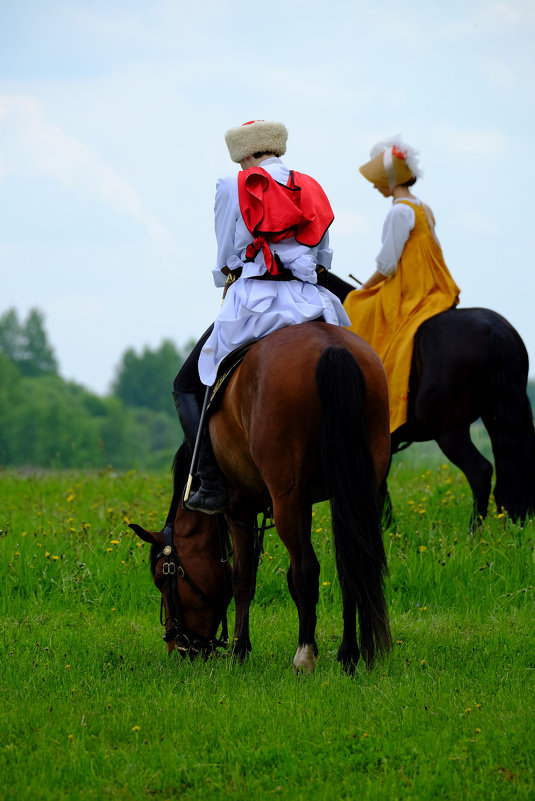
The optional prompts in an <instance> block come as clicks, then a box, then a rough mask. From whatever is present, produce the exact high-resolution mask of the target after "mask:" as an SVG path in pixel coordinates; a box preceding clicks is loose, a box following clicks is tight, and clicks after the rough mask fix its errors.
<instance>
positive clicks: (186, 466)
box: [150, 440, 231, 576]
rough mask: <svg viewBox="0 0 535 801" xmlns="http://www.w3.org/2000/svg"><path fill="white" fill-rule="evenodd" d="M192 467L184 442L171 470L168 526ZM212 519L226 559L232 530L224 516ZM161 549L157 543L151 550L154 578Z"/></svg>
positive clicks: (151, 567)
mask: <svg viewBox="0 0 535 801" xmlns="http://www.w3.org/2000/svg"><path fill="white" fill-rule="evenodd" d="M190 467H191V450H190V449H189V447H188V445H187V443H186V441H185V440H184V442H183V443H182V445H180V447H179V448H178V450H177V452H176V453H175V456H174V458H173V466H172V468H171V472H172V474H173V498H172V500H171V506H170V507H169V512H168V514H167V520H166V522H165V525H166V526H172V525H173V524H174V521H175V517H176V515H177V512H178V509H179V507H180V501H181V499H182V495H183V494H184V489H185V487H186V483H187V480H188V477H189V471H190ZM200 514H202V513H200ZM212 519H213V520H214V521H215V522H216V524H217V531H218V536H219V539H220V543H221V554H222V558H226V557H227V555H228V554H229V553H230V552H231V546H230V530H229V527H228V523H227V521H226V518H225V515H224V514H220V515H215V516H214V518H212ZM161 547H162V546H161V545H160V544H158V543H156V544H154V545H152V546H151V549H150V570H151V573H152V575H153V576H154V574H155V571H156V564H157V562H158V554H159V553H160V551H161Z"/></svg>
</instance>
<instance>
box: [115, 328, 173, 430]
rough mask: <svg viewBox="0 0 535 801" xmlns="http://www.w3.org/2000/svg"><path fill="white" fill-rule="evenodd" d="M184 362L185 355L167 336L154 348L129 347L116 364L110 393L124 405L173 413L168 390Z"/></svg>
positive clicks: (169, 390)
mask: <svg viewBox="0 0 535 801" xmlns="http://www.w3.org/2000/svg"><path fill="white" fill-rule="evenodd" d="M183 363H184V356H183V355H182V354H181V353H180V351H178V350H177V348H176V347H175V345H174V344H173V343H172V342H171V341H169V340H164V342H162V344H161V345H160V347H159V348H158V349H157V350H151V349H150V348H148V347H146V348H144V350H143V352H142V353H141V354H140V355H138V354H136V352H135V351H134V350H133V349H132V348H130V349H129V350H127V351H126V352H125V353H124V354H123V357H122V360H121V362H120V364H119V366H118V368H117V377H116V379H115V381H114V383H113V387H112V391H113V394H114V395H116V396H117V397H118V398H120V399H121V400H122V401H123V403H125V404H126V405H127V406H134V407H137V408H144V409H152V410H153V411H155V412H167V413H169V414H173V415H174V406H173V400H172V395H171V391H172V388H173V380H174V378H175V376H176V374H177V373H178V371H179V369H180V367H181V366H182V364H183Z"/></svg>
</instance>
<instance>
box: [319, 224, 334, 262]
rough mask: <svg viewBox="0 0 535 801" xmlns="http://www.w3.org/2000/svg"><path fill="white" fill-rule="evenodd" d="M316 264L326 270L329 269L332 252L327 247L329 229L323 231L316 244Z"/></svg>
mask: <svg viewBox="0 0 535 801" xmlns="http://www.w3.org/2000/svg"><path fill="white" fill-rule="evenodd" d="M316 258H317V264H321V266H322V267H325V269H326V270H330V269H331V263H332V260H333V252H332V250H331V248H330V247H329V231H328V230H327V231H325V233H324V234H323V237H322V239H321V242H320V243H319V245H318V255H317V257H316Z"/></svg>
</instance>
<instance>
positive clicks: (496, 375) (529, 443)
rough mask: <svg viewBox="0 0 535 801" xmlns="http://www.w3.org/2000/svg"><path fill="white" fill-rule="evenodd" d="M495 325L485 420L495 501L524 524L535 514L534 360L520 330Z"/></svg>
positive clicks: (501, 508)
mask: <svg viewBox="0 0 535 801" xmlns="http://www.w3.org/2000/svg"><path fill="white" fill-rule="evenodd" d="M503 322H505V323H506V326H505V327H504V326H498V325H493V326H492V330H491V341H492V353H493V361H494V364H493V365H492V369H491V373H490V392H489V397H488V398H487V403H486V409H485V413H484V414H482V419H483V423H484V425H485V427H486V429H487V431H488V433H489V437H490V440H491V443H492V451H493V454H494V463H495V467H496V485H495V487H494V499H495V501H496V506H497V508H498V510H505V511H506V512H507V513H508V515H509V516H510V517H511V518H512V519H513V520H514V521H519V522H523V521H524V520H525V519H526V517H527V516H528V515H531V514H534V513H535V429H534V427H533V412H532V409H531V404H530V402H529V398H528V395H527V392H526V387H527V380H528V370H529V361H528V354H527V351H526V347H525V345H524V343H523V341H522V339H521V338H520V335H519V334H518V333H517V331H516V330H515V329H514V328H513V327H512V326H511V325H509V323H507V321H505V320H504V321H503Z"/></svg>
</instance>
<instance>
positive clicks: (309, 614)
mask: <svg viewBox="0 0 535 801" xmlns="http://www.w3.org/2000/svg"><path fill="white" fill-rule="evenodd" d="M388 418H389V416H388V394H387V385H386V377H385V374H384V370H383V367H382V364H381V362H380V360H379V358H378V357H377V355H376V354H375V353H374V351H373V350H372V349H371V348H370V347H369V345H367V344H366V343H365V342H364V340H362V339H361V338H360V337H357V336H356V335H354V334H352V333H351V332H350V331H347V330H345V329H342V328H338V327H335V326H331V325H328V324H326V323H321V322H313V323H304V324H302V325H296V326H290V327H288V328H284V329H281V330H279V331H276V332H274V333H272V334H270V335H269V336H267V337H265V338H264V339H262V340H260V341H259V342H257V343H256V344H255V345H254V346H253V347H252V348H251V349H250V350H249V351H248V353H247V354H246V356H245V358H244V360H243V361H242V362H241V364H240V365H239V367H238V368H237V370H236V371H235V372H234V373H233V375H232V377H231V378H230V380H229V382H228V384H227V386H226V388H225V390H224V392H223V393H222V397H221V400H220V401H219V403H218V405H217V406H216V408H215V410H214V411H213V413H212V415H211V417H210V420H209V430H210V436H211V439H212V444H213V448H214V452H215V455H216V457H217V460H218V462H219V465H220V467H221V469H222V471H223V473H224V475H225V478H226V481H227V488H228V496H229V504H228V514H226V515H225V518H226V521H227V524H228V526H229V529H230V534H231V538H232V554H233V564H232V594H233V596H234V600H235V609H236V614H235V627H234V640H233V652H234V653H235V654H236V655H237V656H238V657H240V658H241V657H244V656H245V655H246V654H247V653H249V651H250V650H251V641H250V637H249V607H250V604H251V601H252V599H253V596H254V593H255V586H256V573H257V567H258V557H259V548H260V544H259V539H258V536H257V515H258V513H260V512H263V511H266V510H269V511H270V513H271V514H272V517H273V520H274V523H275V526H276V529H277V532H278V535H279V537H280V538H281V540H282V542H283V543H284V545H285V546H286V548H287V549H288V553H289V557H290V567H289V570H288V574H287V582H288V588H289V591H290V594H291V597H292V598H293V600H294V602H295V605H296V607H297V611H298V618H299V633H298V646H297V652H296V654H295V657H294V669H295V670H296V671H304V672H309V671H311V670H313V669H314V667H315V663H316V655H317V647H316V640H315V629H316V604H317V601H318V592H319V572H320V567H319V563H318V560H317V557H316V554H315V552H314V548H313V545H312V542H311V523H312V504H313V503H316V502H318V501H321V500H326V499H330V501H331V514H332V529H333V540H334V549H335V554H336V564H337V570H338V576H339V580H340V585H341V589H342V603H343V624H344V625H343V637H342V642H341V645H340V648H339V650H338V659H339V661H340V662H341V663H342V664H343V666H344V667H345V668H346V669H347V670H349V671H352V670H354V668H355V665H356V664H357V662H358V659H359V656H360V654H362V656H363V658H364V661H365V662H366V664H367V665H368V666H371V664H372V663H373V661H374V658H375V656H376V655H377V654H378V653H381V652H385V651H387V650H388V648H389V647H390V642H391V641H390V629H389V624H388V615H387V608H386V603H385V598H384V587H383V581H384V574H385V570H386V557H385V552H384V547H383V540H382V531H381V510H380V503H379V502H378V488H379V486H380V485H381V483H382V482H383V480H384V478H385V476H386V472H387V469H388V465H389V460H390V432H389V425H388ZM184 483H185V474H182V475H178V476H177V472H176V470H175V499H174V501H173V503H172V504H171V511H170V515H169V518H168V526H167V535H166V533H165V530H164V532H160V533H152V532H147V531H145V530H144V529H142V528H141V527H140V526H132V528H134V530H135V531H136V532H137V533H138V534H139V535H140V536H141V537H142V538H143V539H145V540H146V541H148V542H151V543H152V545H153V547H152V549H151V552H152V567H153V575H154V576H155V580H156V582H157V585H158V586H159V587H160V589H161V590H162V592H163V593H164V605H165V608H166V615H168V614H169V610H168V606H169V603H168V595H169V593H170V592H171V586H170V585H169V587H168V589H167V590H166V589H165V585H164V584H163V583H162V582H164V575H165V573H166V571H167V573H169V570H170V568H169V567H167V568H165V567H164V565H165V564H166V562H165V560H166V559H167V558H168V557H166V556H165V553H164V551H165V547H163V546H164V545H165V540H166V538H167V542H168V545H167V549H168V552H171V549H172V548H173V549H174V550H175V552H176V553H177V554H178V556H179V557H180V568H181V570H182V571H183V573H184V574H187V575H190V574H191V575H190V578H191V579H192V581H190V582H187V581H185V580H184V578H183V577H182V576H181V575H180V571H179V570H178V563H177V566H176V567H174V568H173V570H175V571H176V572H177V578H176V582H175V583H176V584H177V586H178V593H179V596H180V597H179V604H180V609H181V611H180V616H181V621H182V629H183V630H184V631H186V632H187V640H188V641H191V640H196V641H197V642H198V643H200V645H201V646H202V645H203V643H204V644H205V645H207V644H208V643H209V642H210V640H211V639H212V638H214V637H215V632H216V629H217V626H218V625H219V621H220V620H221V618H222V614H223V610H222V607H221V604H220V606H219V608H218V607H217V605H216V604H215V603H214V600H215V599H216V597H219V598H223V597H224V595H225V592H224V571H222V569H221V565H219V567H217V565H216V564H215V562H214V561H213V559H214V556H213V555H214V554H216V553H217V551H218V547H219V545H218V538H217V532H216V529H217V521H216V520H214V519H213V518H209V517H208V516H207V515H203V514H199V513H196V512H190V511H188V510H187V509H185V508H184V507H183V505H182V500H181V497H182V494H183V488H184ZM199 529H204V531H205V540H204V542H205V547H208V543H209V542H210V543H211V545H210V548H211V553H212V561H211V563H210V564H211V568H210V571H208V572H209V573H210V581H211V583H212V586H211V587H210V588H209V591H206V587H205V582H206V581H208V577H206V578H205V579H203V578H202V576H201V574H200V573H199V572H197V574H196V575H194V569H193V563H192V565H191V569H190V562H189V560H190V559H191V560H194V559H197V562H198V563H199V562H200V563H202V561H203V560H202V558H200V557H199V555H198V554H196V549H195V541H196V539H197V536H198V533H197V532H198V530H199ZM210 529H211V532H212V533H211V538H210V536H208V537H206V532H208V531H209V530H210ZM170 532H171V533H170ZM188 543H189V548H190V551H189V555H187V554H186V550H185V549H186V548H187V545H188ZM198 557H199V558H198ZM175 561H176V560H175ZM192 584H195V586H196V588H197V590H199V592H201V593H202V595H204V596H205V597H204V599H203V598H202V597H201V596H200V595H199V594H198V593H196V592H195V590H194V589H193V588H192V586H191V585H192ZM166 596H167V597H166ZM357 613H358V623H359V641H358V643H357V632H356V626H357ZM171 626H172V621H170V623H169V627H171ZM173 635H174V632H171V635H170V637H169V638H168V639H170V640H172V637H173ZM171 647H172V644H171ZM199 650H201V648H200V649H199Z"/></svg>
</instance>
